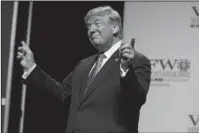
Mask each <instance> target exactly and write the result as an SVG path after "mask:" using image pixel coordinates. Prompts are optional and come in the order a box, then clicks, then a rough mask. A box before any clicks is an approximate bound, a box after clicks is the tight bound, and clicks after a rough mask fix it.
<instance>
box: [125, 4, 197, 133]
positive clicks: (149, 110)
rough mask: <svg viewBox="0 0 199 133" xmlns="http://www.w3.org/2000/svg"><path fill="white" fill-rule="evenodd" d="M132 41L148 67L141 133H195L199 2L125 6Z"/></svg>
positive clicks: (126, 29)
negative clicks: (147, 91)
mask: <svg viewBox="0 0 199 133" xmlns="http://www.w3.org/2000/svg"><path fill="white" fill-rule="evenodd" d="M132 37H133V38H135V49H136V50H137V51H139V52H141V53H143V54H144V55H146V56H147V57H148V58H149V59H150V61H151V67H152V76H151V86H150V90H149V93H148V96H147V101H146V103H145V105H144V106H143V107H142V109H141V113H140V121H139V132H187V133H191V132H195V133H199V2H126V3H125V9H124V41H125V42H130V40H131V38H132Z"/></svg>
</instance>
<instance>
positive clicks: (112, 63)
mask: <svg viewBox="0 0 199 133" xmlns="http://www.w3.org/2000/svg"><path fill="white" fill-rule="evenodd" d="M118 54H119V51H118V50H117V51H116V52H115V53H114V54H113V55H112V56H111V57H110V58H109V60H108V61H107V62H106V63H105V65H104V66H103V67H102V68H101V70H100V71H99V72H98V74H97V75H96V77H95V79H94V80H93V82H92V83H91V84H90V86H89V89H88V92H87V93H86V95H83V94H82V96H81V97H80V103H79V107H78V108H80V107H81V105H82V104H83V103H84V102H85V101H86V100H87V99H88V98H89V96H91V94H92V93H93V92H94V91H95V90H96V89H97V85H98V82H99V81H101V80H102V78H103V77H104V76H106V74H108V72H109V70H110V69H111V68H112V67H113V66H117V64H118V61H119V60H118V57H119V56H118ZM90 69H91V68H90ZM90 69H89V70H90ZM88 73H89V71H88ZM88 73H87V75H86V76H88ZM86 76H85V78H86V79H85V81H86V80H87V77H86ZM81 90H82V88H81Z"/></svg>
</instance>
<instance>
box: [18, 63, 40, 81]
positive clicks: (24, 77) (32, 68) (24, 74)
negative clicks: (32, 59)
mask: <svg viewBox="0 0 199 133" xmlns="http://www.w3.org/2000/svg"><path fill="white" fill-rule="evenodd" d="M36 66H37V65H36V64H35V63H34V64H33V66H32V67H31V68H29V69H28V70H25V72H24V73H23V75H22V78H23V79H26V78H27V77H28V76H29V75H30V73H31V72H32V71H33V70H34V69H35V67H36Z"/></svg>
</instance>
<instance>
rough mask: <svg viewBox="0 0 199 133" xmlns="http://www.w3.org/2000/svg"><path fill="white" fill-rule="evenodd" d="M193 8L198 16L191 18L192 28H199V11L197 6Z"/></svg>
mask: <svg viewBox="0 0 199 133" xmlns="http://www.w3.org/2000/svg"><path fill="white" fill-rule="evenodd" d="M192 9H193V12H194V14H195V16H196V17H192V18H191V28H199V11H198V9H197V7H196V6H192Z"/></svg>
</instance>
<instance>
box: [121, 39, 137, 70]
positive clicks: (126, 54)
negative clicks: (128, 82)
mask: <svg viewBox="0 0 199 133" xmlns="http://www.w3.org/2000/svg"><path fill="white" fill-rule="evenodd" d="M119 51H120V55H121V66H122V68H123V69H124V71H126V70H128V65H129V64H130V63H131V61H132V60H133V58H134V55H135V49H134V39H132V40H131V43H126V44H124V43H122V45H121V47H120V49H119Z"/></svg>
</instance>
